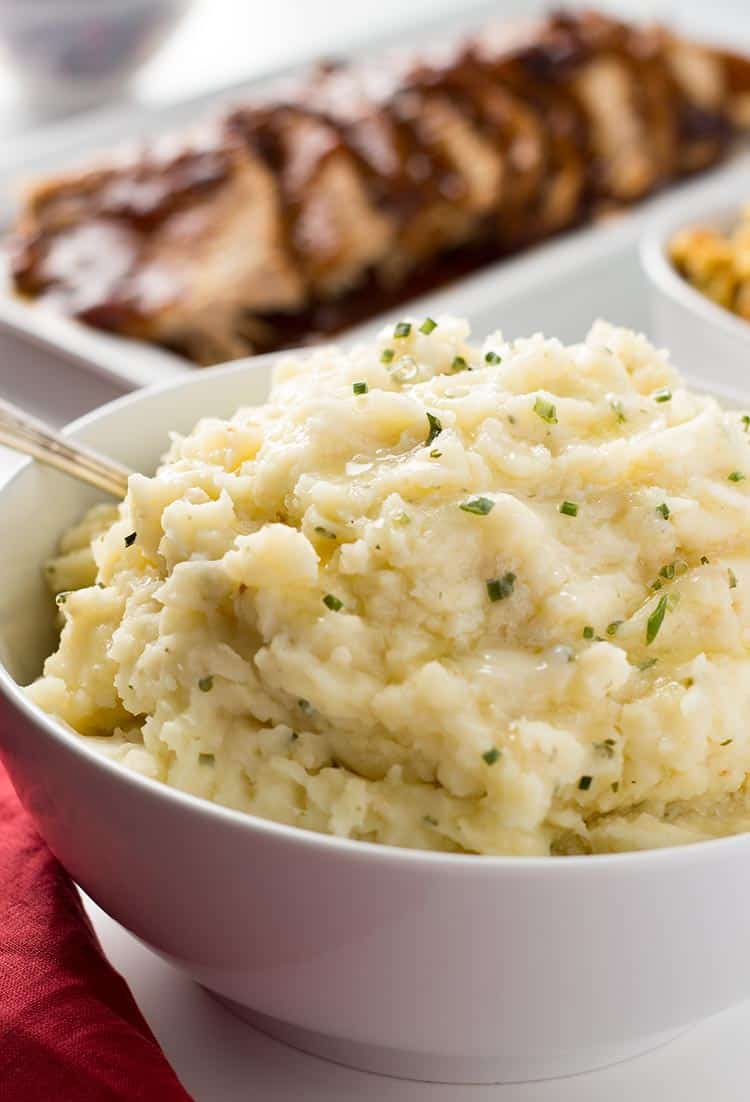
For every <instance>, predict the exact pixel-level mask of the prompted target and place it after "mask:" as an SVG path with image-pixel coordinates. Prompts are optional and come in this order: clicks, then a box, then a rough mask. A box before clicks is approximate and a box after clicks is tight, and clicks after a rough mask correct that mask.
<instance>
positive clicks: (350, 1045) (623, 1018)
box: [0, 357, 750, 1082]
mask: <svg viewBox="0 0 750 1102" xmlns="http://www.w3.org/2000/svg"><path fill="white" fill-rule="evenodd" d="M272 360H273V357H264V358H262V359H258V360H257V361H249V362H244V363H239V364H236V365H233V366H231V367H229V368H220V369H215V370H212V371H211V372H205V373H196V374H194V375H191V376H189V377H187V378H185V380H184V381H183V380H180V381H179V382H177V383H176V384H170V385H168V386H167V387H165V388H162V389H159V390H154V391H149V392H140V393H136V394H134V395H132V396H128V397H126V398H123V399H120V400H118V401H116V402H114V403H112V404H110V405H109V406H105V407H104V408H103V409H101V410H99V411H97V412H95V413H93V414H91V415H90V416H88V417H86V418H84V419H83V420H81V421H79V422H78V423H77V424H76V425H75V426H73V429H72V435H74V436H75V437H76V438H79V439H81V440H85V441H87V442H88V443H90V444H92V445H94V446H95V447H98V448H100V449H101V450H103V451H106V452H108V453H109V454H111V455H113V456H115V457H116V458H118V459H120V460H122V461H124V462H127V463H129V464H131V465H132V466H133V467H136V468H138V469H141V470H144V471H148V470H150V469H152V468H153V466H154V464H155V463H156V461H157V459H158V456H159V455H160V453H161V452H162V451H163V449H164V448H165V446H166V444H167V430H168V429H176V430H178V431H187V430H189V428H190V427H191V426H192V425H193V423H194V422H195V421H196V420H197V419H198V418H199V417H201V416H204V415H211V414H215V415H219V416H226V415H228V414H229V413H230V412H232V411H233V410H234V409H235V408H236V407H237V406H239V405H242V404H248V403H252V402H258V401H262V400H263V399H264V397H265V395H266V393H267V388H268V383H269V375H270V364H271V362H272ZM94 499H95V494H94V493H93V491H91V490H89V489H87V488H86V487H84V486H81V485H79V484H78V483H76V482H73V481H72V480H69V479H66V478H65V477H63V476H62V475H59V474H56V473H54V472H52V471H49V470H46V469H44V468H42V467H40V466H39V465H37V464H33V463H27V464H26V465H25V466H24V467H22V468H21V469H20V470H19V471H18V473H16V474H15V475H13V476H12V477H11V478H10V479H9V480H8V481H6V483H5V484H4V485H2V486H1V487H0V518H1V519H2V530H3V533H4V539H3V541H2V544H1V545H0V658H1V659H2V663H3V666H2V667H0V752H1V753H2V758H3V760H4V762H5V764H6V765H7V767H8V769H9V770H10V773H11V776H12V777H13V780H14V783H15V785H16V787H17V788H18V791H19V793H20V795H21V798H22V800H23V802H24V804H25V805H26V807H27V808H28V809H29V811H30V812H31V814H32V815H33V816H34V818H35V820H36V822H37V824H38V826H39V829H40V831H41V832H42V834H43V835H44V837H45V838H46V839H47V841H48V842H49V844H50V846H51V847H52V849H53V850H54V852H55V853H56V854H57V855H58V857H59V858H60V860H61V861H62V862H63V864H64V865H65V866H66V867H67V868H68V870H69V871H70V873H71V874H72V875H73V877H74V878H75V879H76V880H77V881H78V883H79V884H80V885H81V886H82V887H83V889H84V890H85V891H86V892H88V894H89V895H91V896H92V897H93V898H94V899H95V900H96V902H97V903H98V904H99V905H100V906H101V907H103V908H104V909H105V910H106V911H107V912H108V913H109V914H111V915H112V916H113V917H114V918H115V919H117V920H118V921H119V922H121V923H122V924H123V925H124V926H126V927H127V928H128V929H129V930H131V931H132V932H133V933H134V934H135V935H136V936H137V937H139V938H140V939H142V940H143V941H144V942H145V943H146V944H148V945H149V946H151V947H152V948H153V949H154V950H155V951H156V952H158V953H159V954H161V955H162V956H163V957H164V958H165V959H167V960H169V961H171V962H172V963H173V964H174V965H175V966H176V967H178V968H180V969H182V970H183V971H185V972H186V973H188V974H189V975H190V976H192V977H193V978H194V979H195V980H196V981H197V982H198V983H201V984H203V985H204V986H205V987H207V988H208V989H209V990H211V991H212V992H214V993H215V994H217V995H218V996H220V997H221V998H222V999H223V1000H225V1001H227V1002H228V1003H229V1004H230V1005H231V1006H232V1007H233V1008H234V1009H235V1010H238V1011H239V1012H240V1013H241V1014H243V1015H244V1016H245V1017H247V1018H248V1019H249V1020H250V1021H252V1022H254V1023H255V1024H256V1025H259V1026H260V1027H261V1028H262V1029H264V1030H266V1031H268V1032H270V1033H272V1034H274V1035H275V1036H278V1037H280V1038H282V1039H284V1040H286V1041H288V1042H290V1043H292V1044H294V1045H296V1046H298V1047H300V1048H304V1049H307V1050H309V1051H311V1052H315V1053H318V1054H320V1055H323V1056H326V1057H330V1058H332V1059H335V1060H337V1061H340V1062H343V1063H348V1064H352V1065H355V1066H359V1067H363V1068H367V1069H370V1070H374V1071H378V1072H386V1073H389V1074H392V1075H399V1076H406V1077H411V1078H419V1079H426V1080H433V1081H454V1082H508V1081H521V1080H530V1079H539V1078H546V1077H552V1076H559V1075H569V1074H571V1073H574V1072H581V1071H584V1070H587V1069H591V1068H594V1067H598V1066H602V1065H606V1064H610V1063H612V1062H614V1061H617V1060H621V1059H623V1058H625V1057H628V1056H632V1055H634V1054H635V1053H638V1052H641V1051H643V1050H646V1049H648V1048H651V1047H653V1046H655V1045H657V1044H659V1043H661V1042H662V1041H664V1040H666V1039H668V1038H670V1037H672V1036H674V1035H675V1034H677V1033H679V1032H680V1031H681V1030H683V1029H685V1028H686V1027H687V1026H689V1025H691V1024H692V1023H694V1022H697V1021H698V1020H700V1019H702V1018H705V1017H707V1016H708V1015H710V1014H714V1013H716V1012H717V1011H720V1010H723V1009H725V1008H726V1007H729V1006H732V1005H733V1004H735V1003H738V1002H741V1001H742V1000H744V999H746V998H747V997H748V996H750V938H748V936H747V931H748V926H749V925H750V876H748V869H749V868H750V835H748V836H741V837H735V838H729V839H723V840H720V841H712V842H705V843H702V844H699V845H693V846H687V847H684V848H679V849H663V850H657V851H653V852H649V853H633V854H620V855H612V856H599V857H569V858H510V857H509V858H503V857H472V856H461V855H451V854H438V853H425V852H419V851H412V850H398V849H389V848H387V847H383V846H378V845H370V844H366V843H359V842H352V841H347V840H341V839H336V838H332V837H326V836H322V835H316V834H312V833H306V832H303V831H300V830H297V829H294V828H291V827H287V826H281V825H278V824H276V823H272V822H268V821H265V820H262V819H258V818H255V817H252V816H247V815H243V814H240V813H238V812H235V811H231V810H227V809H225V808H221V807H218V806H216V805H213V804H210V803H207V802H204V801H202V800H199V799H196V798H195V797H193V796H189V795H186V794H184V793H182V792H179V791H177V790H175V789H170V788H167V787H166V786H164V785H161V784H158V783H156V782H153V781H150V780H148V779H146V778H144V777H142V776H139V775H137V774H134V773H130V772H128V771H127V770H126V769H124V768H123V767H121V766H120V765H117V764H115V763H112V762H110V761H108V760H107V759H105V758H103V757H101V756H100V755H99V754H98V753H97V751H96V750H95V749H94V748H93V747H92V746H91V744H90V743H88V742H87V741H86V740H85V739H84V738H81V737H80V736H78V735H76V734H74V733H73V732H71V731H70V730H68V729H66V728H65V727H64V726H63V725H62V724H60V723H59V722H57V721H56V720H54V719H52V718H51V717H50V716H48V715H46V714H44V713H43V712H41V711H39V709H37V708H36V707H35V706H34V705H32V704H31V703H30V702H29V700H28V699H27V698H26V696H25V694H24V692H23V691H22V690H21V689H20V688H19V686H18V684H17V683H16V679H17V680H18V681H19V682H22V683H23V682H26V681H28V680H29V679H31V678H32V677H33V676H34V675H35V674H36V673H38V671H39V669H40V665H41V661H42V659H43V657H44V655H45V654H46V653H48V652H49V651H50V650H51V649H52V647H53V646H54V630H53V615H52V607H51V606H52V602H51V601H50V599H49V595H48V594H47V593H46V592H45V587H44V584H43V581H42V577H41V571H40V564H41V562H42V560H43V559H44V558H45V556H47V555H48V554H49V553H50V552H51V551H52V549H53V547H54V546H55V543H56V540H57V538H58V536H59V534H60V532H61V531H62V529H63V528H65V526H66V525H68V524H70V523H71V522H72V521H74V520H75V519H76V518H77V517H79V516H80V515H81V513H82V512H83V511H84V509H85V508H86V507H87V506H88V505H90V504H91V503H92V501H93V500H94Z"/></svg>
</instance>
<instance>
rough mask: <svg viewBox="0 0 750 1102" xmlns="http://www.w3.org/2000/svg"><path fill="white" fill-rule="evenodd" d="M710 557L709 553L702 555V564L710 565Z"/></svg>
mask: <svg viewBox="0 0 750 1102" xmlns="http://www.w3.org/2000/svg"><path fill="white" fill-rule="evenodd" d="M709 562H710V559H709V557H708V555H701V566H708V564H709Z"/></svg>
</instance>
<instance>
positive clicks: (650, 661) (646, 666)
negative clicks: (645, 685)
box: [638, 658, 659, 673]
mask: <svg viewBox="0 0 750 1102" xmlns="http://www.w3.org/2000/svg"><path fill="white" fill-rule="evenodd" d="M658 661H659V659H658V658H646V659H644V661H643V662H639V663H638V669H639V670H640V671H641V673H644V672H645V671H646V670H650V669H651V667H652V666H655V665H656V663H657V662H658Z"/></svg>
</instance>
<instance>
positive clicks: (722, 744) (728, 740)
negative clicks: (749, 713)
mask: <svg viewBox="0 0 750 1102" xmlns="http://www.w3.org/2000/svg"><path fill="white" fill-rule="evenodd" d="M730 742H734V739H731V738H725V739H724V741H723V742H720V743H719V746H729V743H730Z"/></svg>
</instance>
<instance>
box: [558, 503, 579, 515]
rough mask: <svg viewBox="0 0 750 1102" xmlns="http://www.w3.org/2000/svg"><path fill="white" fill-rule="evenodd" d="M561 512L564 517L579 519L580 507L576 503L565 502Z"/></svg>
mask: <svg viewBox="0 0 750 1102" xmlns="http://www.w3.org/2000/svg"><path fill="white" fill-rule="evenodd" d="M560 512H561V513H562V514H563V516H566V517H577V516H578V506H577V505H576V503H575V501H563V503H562V504H561V506H560Z"/></svg>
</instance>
